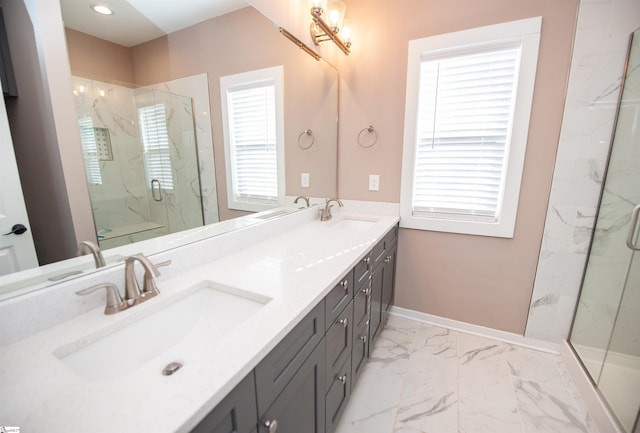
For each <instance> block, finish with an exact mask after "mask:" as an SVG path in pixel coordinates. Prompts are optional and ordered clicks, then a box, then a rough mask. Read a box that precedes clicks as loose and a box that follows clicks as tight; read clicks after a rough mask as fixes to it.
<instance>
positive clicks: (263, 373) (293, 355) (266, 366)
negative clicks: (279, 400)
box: [255, 302, 325, 415]
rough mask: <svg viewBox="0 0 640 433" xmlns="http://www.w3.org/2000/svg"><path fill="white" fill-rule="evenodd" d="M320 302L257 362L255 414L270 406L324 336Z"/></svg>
mask: <svg viewBox="0 0 640 433" xmlns="http://www.w3.org/2000/svg"><path fill="white" fill-rule="evenodd" d="M324 330H325V325H324V302H320V303H319V304H318V305H316V307H315V308H314V309H313V310H312V311H311V312H310V313H309V314H307V316H306V317H305V318H304V319H302V321H300V323H298V325H296V327H295V328H293V330H292V331H291V332H289V334H287V336H286V337H284V339H283V340H282V341H281V342H280V343H278V345H277V346H276V347H275V348H274V349H273V350H272V351H271V352H269V354H268V355H267V356H266V357H265V358H264V359H263V360H262V361H261V362H260V364H258V366H257V367H256V369H255V372H256V391H257V400H258V413H259V414H260V415H262V414H264V411H265V410H267V408H268V407H269V406H270V405H271V403H272V402H273V401H274V400H275V398H276V397H277V396H278V394H280V392H281V391H282V390H283V389H284V387H285V386H287V383H289V381H290V380H291V378H292V377H293V376H294V375H295V374H296V372H297V371H298V369H299V368H300V366H301V365H302V364H303V363H304V362H305V360H306V359H307V357H308V356H309V354H310V353H311V352H313V349H315V347H316V346H317V345H318V343H319V342H320V341H321V340H322V338H323V337H324Z"/></svg>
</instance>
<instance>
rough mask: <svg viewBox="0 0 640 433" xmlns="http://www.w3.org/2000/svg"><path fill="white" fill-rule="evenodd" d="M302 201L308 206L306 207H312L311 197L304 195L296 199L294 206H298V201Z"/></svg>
mask: <svg viewBox="0 0 640 433" xmlns="http://www.w3.org/2000/svg"><path fill="white" fill-rule="evenodd" d="M300 199H302V200H304V202H305V203H306V204H307V206H306V207H309V206H310V205H309V197H305V196H303V195H301V196H298V197H296V199H295V200H294V201H293V204H298V200H300Z"/></svg>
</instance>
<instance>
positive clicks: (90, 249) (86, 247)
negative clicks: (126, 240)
mask: <svg viewBox="0 0 640 433" xmlns="http://www.w3.org/2000/svg"><path fill="white" fill-rule="evenodd" d="M87 253H91V255H93V261H94V262H95V263H96V268H102V267H104V266H107V264H106V263H105V261H104V257H103V256H102V251H100V248H99V247H98V246H96V244H94V243H93V242H89V241H82V242H80V244H79V245H78V252H77V253H76V255H78V256H82V255H84V254H87Z"/></svg>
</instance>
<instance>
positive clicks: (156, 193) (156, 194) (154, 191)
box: [151, 179, 162, 201]
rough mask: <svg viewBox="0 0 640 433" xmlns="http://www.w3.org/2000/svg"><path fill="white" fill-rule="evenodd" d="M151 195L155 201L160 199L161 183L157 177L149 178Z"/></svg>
mask: <svg viewBox="0 0 640 433" xmlns="http://www.w3.org/2000/svg"><path fill="white" fill-rule="evenodd" d="M151 197H153V199H154V200H155V201H162V185H161V184H160V181H159V180H158V179H151Z"/></svg>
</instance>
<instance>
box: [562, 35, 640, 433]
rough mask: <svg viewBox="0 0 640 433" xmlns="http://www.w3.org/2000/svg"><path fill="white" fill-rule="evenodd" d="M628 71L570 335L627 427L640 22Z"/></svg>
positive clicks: (637, 366) (638, 205) (634, 361)
mask: <svg viewBox="0 0 640 433" xmlns="http://www.w3.org/2000/svg"><path fill="white" fill-rule="evenodd" d="M624 76H625V79H624V82H623V84H624V85H623V89H622V93H621V98H620V103H619V104H620V105H619V109H618V117H617V123H616V128H615V133H614V136H613V141H612V145H611V151H610V156H609V163H608V167H607V172H606V176H605V179H604V184H603V189H602V196H601V199H600V206H599V210H598V217H597V220H596V225H595V230H594V234H593V239H592V243H591V249H590V252H589V259H588V262H587V267H586V270H585V274H584V280H583V283H582V290H581V293H580V300H579V303H578V308H577V311H576V315H575V318H574V322H573V327H572V331H571V337H570V342H571V345H572V347H573V348H574V350H575V352H576V354H577V355H578V357H579V358H580V360H581V361H582V364H583V365H584V367H585V369H586V370H587V372H588V373H589V376H590V377H591V379H592V380H593V383H594V384H595V386H596V387H597V389H598V391H599V393H600V395H601V396H602V398H603V400H605V401H606V403H607V405H608V406H609V408H610V409H611V412H612V413H613V415H614V416H615V417H616V418H617V420H618V422H619V424H620V426H621V427H622V429H623V431H626V432H629V433H630V432H632V431H634V425H635V424H636V423H637V422H638V413H639V409H640V239H639V236H640V235H639V233H638V232H639V228H638V226H639V225H640V222H639V221H638V214H639V213H640V29H639V30H636V32H634V34H633V35H632V38H631V42H630V48H629V56H628V60H627V66H626V72H625V75H624ZM635 431H637V430H635Z"/></svg>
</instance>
